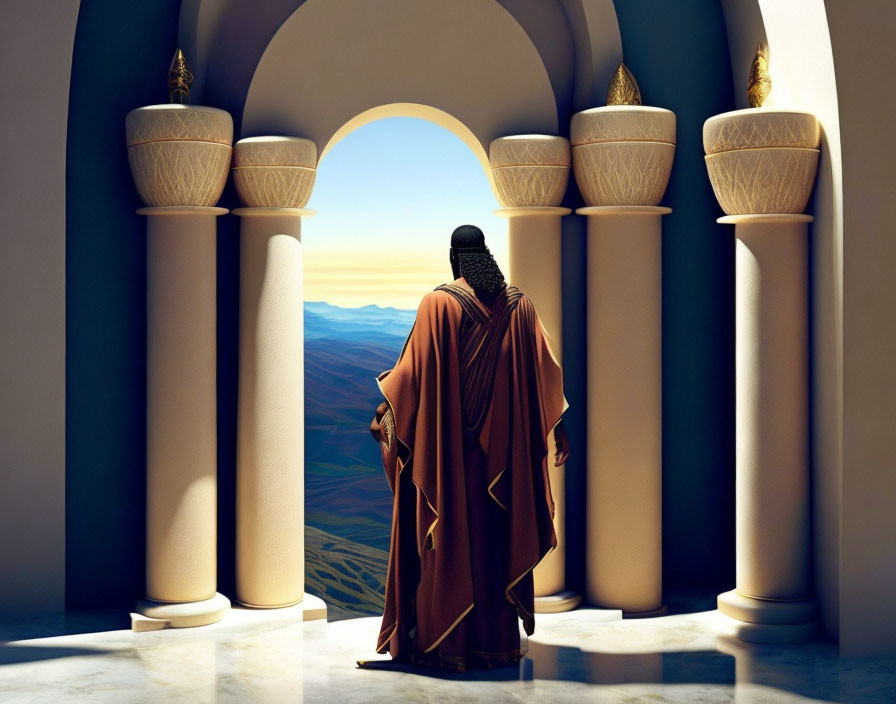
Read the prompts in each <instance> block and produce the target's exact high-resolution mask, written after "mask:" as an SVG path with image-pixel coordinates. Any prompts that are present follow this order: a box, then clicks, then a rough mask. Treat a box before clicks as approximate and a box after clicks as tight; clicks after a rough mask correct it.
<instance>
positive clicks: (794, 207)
mask: <svg viewBox="0 0 896 704" xmlns="http://www.w3.org/2000/svg"><path fill="white" fill-rule="evenodd" d="M770 89H771V80H770V79H769V78H768V74H767V62H766V60H765V55H764V52H763V51H762V48H761V47H760V48H759V49H757V52H756V57H755V58H754V59H753V67H752V69H751V71H750V79H749V81H748V86H747V94H748V96H749V98H750V104H751V106H752V107H750V108H746V109H744V110H734V111H733V112H726V113H722V114H721V115H716V116H714V117H711V118H709V119H708V120H707V121H706V122H705V123H704V125H703V149H704V151H705V152H706V157H705V159H706V169H707V171H708V173H709V180H710V183H711V184H712V188H713V191H714V192H715V194H716V199H717V200H718V201H719V205H721V206H722V210H724V211H725V213H726V214H728V215H746V214H760V213H802V212H803V211H804V210H805V209H806V204H807V203H808V201H809V196H810V195H811V193H812V185H813V184H814V182H815V172H816V170H817V168H818V156H819V150H818V146H819V143H820V140H821V128H820V125H819V122H818V119H817V118H816V117H815V116H814V115H812V114H811V113H807V112H801V111H798V110H781V109H773V108H766V107H762V102H763V101H764V99H765V97H766V96H767V95H768V93H769V91H770Z"/></svg>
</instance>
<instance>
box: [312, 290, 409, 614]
mask: <svg viewBox="0 0 896 704" xmlns="http://www.w3.org/2000/svg"><path fill="white" fill-rule="evenodd" d="M415 316H416V311H413V310H400V309H396V308H388V307H380V306H375V305H369V306H364V307H363V308H341V307H338V306H333V305H330V304H328V303H323V302H311V301H307V302H306V303H305V524H306V529H305V535H306V552H305V560H306V581H307V585H308V586H307V589H308V591H309V593H313V594H316V595H317V596H320V597H321V598H323V599H324V600H325V601H326V602H327V604H328V605H333V606H334V607H336V608H335V609H334V611H335V613H343V612H348V613H355V614H365V615H368V614H371V613H381V611H382V594H383V590H384V587H383V580H384V579H385V573H386V558H387V557H388V550H389V536H390V527H391V521H392V492H391V491H390V489H389V483H388V481H387V480H386V476H385V474H384V472H383V466H382V462H381V459H380V450H379V445H378V444H377V443H376V442H375V441H374V440H373V438H372V437H371V436H370V431H369V427H370V421H371V419H372V418H373V415H374V413H375V411H376V407H377V406H378V405H379V404H380V402H381V401H382V395H381V394H380V391H379V388H378V387H377V384H376V377H377V376H378V375H379V374H380V373H381V372H383V371H385V370H387V369H390V368H391V367H392V366H393V365H394V364H395V361H396V360H397V359H398V355H399V354H400V352H401V349H402V347H403V346H404V341H405V339H406V338H407V335H408V333H409V332H410V329H411V326H412V325H413V323H414V318H415ZM323 546H327V549H322V548H323ZM337 548H338V549H337ZM337 554H338V557H339V559H338V560H335V557H334V556H336V555H337ZM334 560H335V562H334ZM352 566H354V567H352ZM359 566H363V569H359ZM377 594H379V597H377Z"/></svg>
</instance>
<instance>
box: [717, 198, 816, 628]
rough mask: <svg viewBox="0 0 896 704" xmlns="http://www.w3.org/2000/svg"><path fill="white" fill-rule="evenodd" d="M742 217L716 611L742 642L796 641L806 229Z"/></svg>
mask: <svg viewBox="0 0 896 704" xmlns="http://www.w3.org/2000/svg"><path fill="white" fill-rule="evenodd" d="M811 220H812V216H811V215H798V214H792V215H776V214H750V215H728V216H725V217H723V218H720V219H719V222H722V223H732V224H734V236H735V238H736V243H735V267H736V283H735V311H736V313H735V315H736V322H735V340H736V342H735V376H736V396H735V408H736V419H737V420H736V438H735V448H736V452H735V457H736V479H735V486H736V499H735V501H736V508H735V526H736V536H737V538H736V587H735V589H733V590H731V591H728V592H725V593H723V594H720V595H719V597H718V606H719V610H720V611H722V613H724V614H726V615H728V616H730V617H732V618H733V619H736V621H737V623H736V629H735V633H736V635H737V637H738V638H740V639H741V640H744V641H748V642H757V643H769V642H798V641H802V640H807V639H810V638H811V637H812V636H814V634H815V632H816V628H817V622H816V612H817V603H816V601H815V599H813V598H810V597H809V594H810V593H811V591H812V575H811V565H810V559H809V531H810V523H809V514H810V495H809V436H808V425H809V421H808V408H809V405H808V393H809V387H808V351H809V338H808V335H809V327H808V315H809V303H808V241H807V235H808V223H809V222H811Z"/></svg>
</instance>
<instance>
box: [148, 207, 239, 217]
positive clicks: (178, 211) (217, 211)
mask: <svg viewBox="0 0 896 704" xmlns="http://www.w3.org/2000/svg"><path fill="white" fill-rule="evenodd" d="M229 212H230V211H229V210H228V209H227V208H218V207H215V206H206V205H150V206H146V207H145V208H137V215H215V216H218V215H226V214H227V213H229Z"/></svg>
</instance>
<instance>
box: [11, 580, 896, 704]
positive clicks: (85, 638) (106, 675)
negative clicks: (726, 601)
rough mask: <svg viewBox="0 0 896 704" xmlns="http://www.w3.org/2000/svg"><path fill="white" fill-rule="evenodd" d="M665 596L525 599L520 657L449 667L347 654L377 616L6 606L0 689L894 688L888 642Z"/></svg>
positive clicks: (346, 692)
mask: <svg viewBox="0 0 896 704" xmlns="http://www.w3.org/2000/svg"><path fill="white" fill-rule="evenodd" d="M669 607H670V609H669V611H670V613H669V615H667V616H662V617H656V618H649V619H619V618H618V616H619V612H613V611H602V610H597V609H587V608H583V609H578V610H576V611H573V612H569V613H563V614H539V615H538V616H537V617H536V628H535V634H534V635H533V636H532V637H530V638H529V640H528V645H529V652H528V654H527V656H526V657H525V658H524V659H523V661H522V662H521V663H520V664H519V665H518V666H512V667H506V668H499V669H494V670H487V671H468V672H466V673H462V674H450V673H441V672H438V671H411V670H400V669H383V670H367V669H364V670H361V669H358V668H357V667H356V666H355V661H356V660H357V659H359V658H361V659H371V658H378V657H382V656H378V655H376V653H374V652H373V645H374V643H375V640H376V635H377V631H378V627H379V619H378V618H376V617H368V618H355V619H342V620H338V621H330V622H329V623H328V622H326V621H323V620H320V621H308V622H306V623H302V622H301V612H300V610H298V608H297V607H291V608H288V609H278V610H274V611H263V610H253V609H245V608H234V609H233V610H232V611H231V612H230V613H229V614H228V616H227V617H226V618H225V619H224V620H223V621H221V622H219V623H217V624H213V625H211V626H205V627H202V628H192V629H191V628H186V629H166V630H162V631H152V632H146V633H133V632H131V631H130V630H129V621H128V614H127V613H126V612H79V613H69V614H67V615H65V616H57V617H42V618H30V619H19V620H18V621H15V622H8V623H5V624H0V702H3V703H5V702H29V703H31V702H36V703H37V702H54V703H56V702H69V701H89V702H116V703H118V702H190V703H201V702H328V703H329V702H332V703H333V704H337V703H339V704H341V703H342V702H346V703H350V702H365V703H366V702H440V703H442V704H450V703H454V702H475V701H483V702H489V703H492V702H494V703H498V702H526V703H527V704H534V703H535V702H551V703H552V704H556V703H558V702H642V701H644V702H663V701H669V702H731V701H733V702H739V703H740V702H762V703H765V702H811V701H824V702H896V656H893V657H879V658H839V657H838V656H837V653H836V649H835V647H834V646H833V645H831V644H829V643H825V642H821V641H818V642H813V643H809V644H805V645H800V646H750V645H746V644H741V643H739V642H738V641H736V640H734V639H732V638H731V637H730V629H731V624H730V623H729V622H728V620H727V618H726V617H725V616H723V615H722V614H720V613H719V612H718V611H715V610H714V609H712V599H711V597H708V596H703V597H681V598H678V599H670V602H669ZM387 661H388V659H387Z"/></svg>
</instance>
